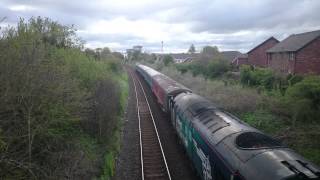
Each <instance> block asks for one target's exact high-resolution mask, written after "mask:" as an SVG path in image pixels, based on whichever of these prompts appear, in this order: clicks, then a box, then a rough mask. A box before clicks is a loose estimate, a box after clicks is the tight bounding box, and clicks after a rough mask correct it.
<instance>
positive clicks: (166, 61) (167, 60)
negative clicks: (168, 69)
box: [163, 55, 173, 66]
mask: <svg viewBox="0 0 320 180" xmlns="http://www.w3.org/2000/svg"><path fill="white" fill-rule="evenodd" d="M171 63H173V58H172V56H170V55H165V56H164V57H163V64H164V65H165V66H168V65H169V64H171Z"/></svg>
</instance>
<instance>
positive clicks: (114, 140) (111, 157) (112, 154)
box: [100, 74, 129, 180]
mask: <svg viewBox="0 0 320 180" xmlns="http://www.w3.org/2000/svg"><path fill="white" fill-rule="evenodd" d="M118 80H119V82H120V89H121V96H120V104H121V113H120V114H119V117H118V119H119V120H118V121H117V125H116V128H115V129H114V132H113V133H112V134H113V136H112V137H111V138H110V139H109V140H108V143H107V147H108V151H107V152H106V153H105V155H104V165H103V170H102V174H101V176H100V179H101V180H109V179H111V177H112V176H114V173H115V172H114V171H115V162H116V157H117V155H118V154H119V151H120V141H121V140H120V137H121V128H122V125H123V115H124V110H125V108H126V104H127V98H128V94H129V84H128V76H127V74H123V75H121V76H119V77H118Z"/></svg>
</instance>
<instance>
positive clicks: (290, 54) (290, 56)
mask: <svg viewBox="0 0 320 180" xmlns="http://www.w3.org/2000/svg"><path fill="white" fill-rule="evenodd" d="M289 60H291V61H293V60H294V52H290V53H289Z"/></svg>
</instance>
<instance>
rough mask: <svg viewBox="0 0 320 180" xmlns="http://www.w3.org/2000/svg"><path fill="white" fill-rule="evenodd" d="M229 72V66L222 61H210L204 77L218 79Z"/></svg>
mask: <svg viewBox="0 0 320 180" xmlns="http://www.w3.org/2000/svg"><path fill="white" fill-rule="evenodd" d="M229 70H230V65H229V63H228V62H227V61H225V60H223V59H217V60H214V61H211V62H210V63H209V65H208V67H207V69H206V73H205V76H206V77H209V78H216V77H220V76H221V75H223V74H224V73H226V72H228V71H229Z"/></svg>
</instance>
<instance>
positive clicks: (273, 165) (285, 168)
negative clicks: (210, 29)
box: [175, 93, 318, 180]
mask: <svg viewBox="0 0 320 180" xmlns="http://www.w3.org/2000/svg"><path fill="white" fill-rule="evenodd" d="M175 102H176V105H177V106H178V107H179V108H180V110H178V111H182V112H183V114H184V115H185V116H189V119H191V122H192V124H193V126H194V127H195V128H196V129H197V131H198V132H200V134H202V138H203V139H204V140H205V141H207V143H208V144H209V145H210V146H212V147H214V148H215V149H217V150H218V151H219V152H220V154H221V156H222V157H223V158H224V159H225V160H226V162H228V163H227V164H228V166H229V167H230V168H232V169H234V170H240V172H241V173H242V175H244V177H251V178H252V177H256V178H255V179H260V180H268V179H283V178H284V177H295V175H298V174H299V173H302V174H303V175H306V176H307V177H309V178H314V177H317V175H316V173H317V172H318V171H317V167H316V166H315V165H314V164H312V163H309V164H308V163H306V162H307V160H305V159H304V158H303V157H301V156H299V155H298V154H296V153H294V152H293V151H292V150H291V149H288V148H286V147H284V146H282V145H281V144H280V143H279V142H278V141H276V140H274V139H272V138H270V137H269V136H267V135H265V134H264V133H262V132H260V131H259V130H257V129H255V128H253V127H251V126H249V125H247V124H246V123H244V122H242V121H241V120H239V119H238V118H236V117H235V116H233V115H231V114H229V113H227V112H225V111H222V110H219V109H218V108H216V107H215V106H214V105H213V104H212V103H210V102H209V101H208V100H206V99H204V98H203V97H201V96H199V95H195V94H192V93H184V94H180V95H178V96H177V97H176V98H175ZM190 116H191V117H190ZM292 169H296V170H297V171H293V170H292ZM275 172H276V173H275ZM297 172H298V173H297ZM315 172H316V173H315Z"/></svg>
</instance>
